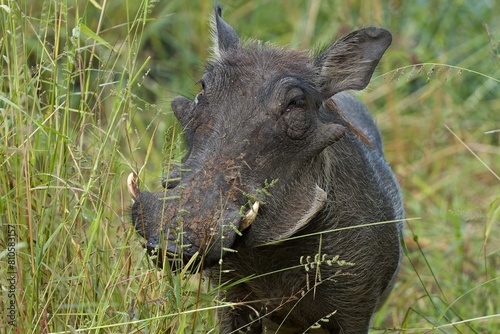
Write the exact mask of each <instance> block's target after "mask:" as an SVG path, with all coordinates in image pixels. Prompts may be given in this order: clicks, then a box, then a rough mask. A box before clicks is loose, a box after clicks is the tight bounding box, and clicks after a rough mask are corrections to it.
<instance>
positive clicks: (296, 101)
mask: <svg viewBox="0 0 500 334" xmlns="http://www.w3.org/2000/svg"><path fill="white" fill-rule="evenodd" d="M306 104H307V103H306V97H305V96H304V95H299V96H296V97H294V98H293V99H292V100H291V101H290V102H289V103H288V106H287V108H286V111H290V110H291V109H295V108H300V109H304V108H305V107H306Z"/></svg>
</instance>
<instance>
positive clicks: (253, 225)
mask: <svg viewBox="0 0 500 334" xmlns="http://www.w3.org/2000/svg"><path fill="white" fill-rule="evenodd" d="M213 26H214V28H213V29H214V37H215V43H214V44H215V46H214V54H213V57H212V59H210V60H209V61H208V65H207V70H206V73H205V75H203V77H202V79H201V80H200V85H201V89H200V92H199V93H198V95H197V96H196V97H195V98H194V99H193V100H190V99H187V98H185V97H177V98H175V99H174V100H173V101H172V109H173V111H174V113H175V116H176V118H177V119H178V120H179V122H180V123H181V124H182V126H183V127H184V133H185V136H186V141H187V146H188V147H189V151H188V153H187V157H186V158H185V160H184V162H183V163H182V166H181V167H180V168H177V169H175V170H173V171H172V172H171V173H170V174H169V175H168V177H166V178H165V179H164V182H163V186H164V187H165V191H163V192H161V193H151V192H147V191H140V190H139V187H138V186H137V184H136V178H135V175H134V174H131V175H130V176H129V180H128V184H129V190H130V192H131V194H132V197H133V199H134V204H133V207H132V221H133V224H134V225H135V228H136V229H137V231H138V232H139V234H140V235H141V236H142V237H144V238H145V239H146V240H147V243H146V245H147V246H148V248H158V249H160V251H161V252H160V253H162V254H165V256H166V258H167V259H168V261H169V264H170V265H171V266H172V268H179V266H182V265H183V263H184V264H185V263H186V261H188V260H191V264H193V263H194V264H196V263H197V264H199V265H200V266H201V267H202V268H203V269H204V270H205V271H206V274H208V275H209V277H211V278H212V280H213V281H215V282H216V283H218V284H222V283H228V282H230V283H231V284H227V285H226V286H227V288H226V289H221V291H223V292H221V296H220V298H221V299H222V300H225V301H226V302H231V303H232V304H231V307H226V308H223V309H222V310H221V311H220V321H221V324H220V331H221V333H236V332H240V331H241V332H245V333H262V332H263V331H264V330H265V328H268V327H266V326H267V324H271V325H272V324H274V325H273V326H274V328H277V329H276V330H277V331H282V330H284V328H289V329H290V328H291V329H293V332H294V333H295V332H296V333H302V332H303V331H307V330H308V329H311V328H316V327H322V328H323V330H324V331H327V332H330V333H367V331H368V327H369V324H370V319H371V317H372V314H373V313H374V312H375V311H376V310H377V308H378V307H379V306H380V305H381V303H382V302H383V301H384V300H385V299H386V297H387V295H388V294H389V292H390V290H391V289H392V286H393V284H394V280H395V276H396V272H397V270H398V266H399V263H400V260H401V247H400V240H401V235H402V232H403V219H404V211H403V204H402V199H401V194H400V191H399V187H398V184H397V181H396V179H395V177H394V175H393V173H392V171H391V169H390V167H389V166H388V165H387V163H386V161H385V159H384V156H383V153H382V141H381V138H380V134H379V131H378V129H377V127H376V125H375V123H374V121H373V120H372V118H371V117H370V115H369V113H368V111H367V109H366V108H365V107H364V106H363V105H362V104H361V103H360V102H358V101H357V100H356V99H355V98H353V97H352V96H351V95H349V94H347V93H345V92H344V91H346V90H361V89H363V88H365V87H366V86H367V85H368V83H369V81H370V78H371V76H372V74H373V71H374V69H375V67H376V66H377V64H378V62H379V60H380V58H381V57H382V54H383V53H384V52H385V50H386V49H387V47H388V46H389V45H390V43H391V40H392V37H391V34H390V33H389V32H388V31H387V30H384V29H381V28H375V27H369V28H364V29H360V30H357V31H354V32H351V33H350V34H348V35H346V36H344V37H342V38H340V39H339V40H338V41H336V42H335V43H334V44H332V45H331V46H330V47H328V48H327V49H325V50H324V51H323V52H321V53H318V54H317V55H312V54H311V53H309V52H303V51H296V50H290V49H288V48H281V47H275V46H271V45H269V43H261V42H258V41H253V40H251V41H247V42H242V41H240V39H239V37H238V35H237V34H236V32H235V31H234V30H233V28H231V27H230V26H229V25H228V24H227V23H226V22H224V21H223V20H222V18H221V9H220V8H219V7H218V6H217V7H216V8H215V15H214V23H213ZM264 320H265V321H264Z"/></svg>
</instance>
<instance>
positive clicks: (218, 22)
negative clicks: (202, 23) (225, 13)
mask: <svg viewBox="0 0 500 334" xmlns="http://www.w3.org/2000/svg"><path fill="white" fill-rule="evenodd" d="M214 10H215V13H214V15H215V18H214V21H215V22H214V24H213V36H214V39H215V41H214V42H215V43H214V52H215V54H216V56H217V57H219V56H220V53H221V52H223V51H228V50H231V49H237V48H239V47H240V38H239V37H238V34H236V31H234V29H233V28H232V27H231V26H230V25H229V24H227V23H226V22H224V20H223V19H222V17H221V14H222V8H221V7H220V6H219V5H216V6H215V9H214Z"/></svg>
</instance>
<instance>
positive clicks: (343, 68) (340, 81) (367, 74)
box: [314, 27, 392, 98]
mask: <svg viewBox="0 0 500 334" xmlns="http://www.w3.org/2000/svg"><path fill="white" fill-rule="evenodd" d="M391 41H392V36H391V33H390V32H389V31H387V30H385V29H382V28H375V27H368V28H364V29H360V30H356V31H353V32H351V33H350V34H348V35H346V36H344V37H342V38H340V39H339V40H338V41H337V42H335V43H334V44H333V45H332V46H330V47H329V48H328V49H327V50H326V51H325V52H323V53H322V54H320V55H319V56H318V57H317V58H316V59H315V61H314V65H315V66H316V68H317V69H318V73H319V75H320V80H321V82H320V87H321V88H322V93H323V97H324V98H329V97H331V96H332V95H334V94H336V93H339V92H341V91H345V90H350V89H354V90H361V89H363V88H365V87H366V86H367V85H368V83H369V82H370V79H371V77H372V74H373V71H374V70H375V67H376V66H377V64H378V62H379V60H380V58H381V57H382V55H383V54H384V52H385V50H386V49H387V48H388V47H389V45H390V44H391Z"/></svg>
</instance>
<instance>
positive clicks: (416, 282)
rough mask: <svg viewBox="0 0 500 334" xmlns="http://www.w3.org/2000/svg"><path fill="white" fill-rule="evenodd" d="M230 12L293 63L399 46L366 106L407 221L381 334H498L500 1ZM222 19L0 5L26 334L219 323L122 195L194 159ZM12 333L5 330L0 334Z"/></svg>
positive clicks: (104, 6) (52, 1)
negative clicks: (145, 233)
mask: <svg viewBox="0 0 500 334" xmlns="http://www.w3.org/2000/svg"><path fill="white" fill-rule="evenodd" d="M223 5H224V14H223V16H224V18H225V20H226V21H227V22H228V23H229V24H231V25H232V26H233V27H234V28H235V29H236V31H237V32H238V33H239V35H240V36H241V37H243V38H256V39H260V40H263V41H272V42H273V43H275V44H277V45H289V46H290V47H292V48H300V49H308V48H321V47H322V46H324V45H328V44H329V43H331V42H332V41H334V40H335V39H336V38H338V37H340V36H341V35H343V34H345V33H347V32H349V31H351V30H353V29H356V28H359V27H363V26H368V25H376V26H382V27H385V28H387V29H389V30H390V31H391V32H392V33H393V37H394V40H393V44H392V46H391V47H390V49H389V50H388V51H387V53H386V54H385V56H384V57H383V59H382V61H381V63H380V65H379V67H378V69H377V71H376V73H375V75H374V77H373V79H372V83H371V84H370V86H369V88H368V89H366V90H365V91H363V92H361V93H357V95H358V97H359V98H360V99H361V100H363V101H364V102H365V103H366V104H367V105H368V106H369V108H370V110H371V111H372V112H373V115H374V117H375V119H376V121H377V123H378V124H379V126H380V128H381V131H382V134H383V138H384V141H385V151H386V156H387V159H388V161H389V162H390V164H391V166H392V167H393V169H394V170H395V172H396V174H397V177H398V179H399V181H400V183H401V187H402V189H403V193H404V197H405V202H406V210H407V215H408V217H409V218H410V219H412V220H410V221H409V222H408V233H407V242H408V251H407V256H406V257H405V259H404V263H403V266H402V269H401V273H400V277H399V280H398V283H397V285H396V287H395V289H394V292H393V294H392V296H391V298H390V299H389V301H388V303H387V304H386V305H385V306H384V307H383V309H382V310H381V311H380V312H379V313H378V314H377V315H376V316H375V318H374V322H373V325H374V327H378V328H385V329H387V328H394V331H399V330H400V328H407V329H408V330H407V332H408V333H410V332H411V333H420V332H424V331H428V332H432V331H435V332H441V333H456V332H461V333H494V332H496V331H497V330H500V325H499V323H500V321H499V312H500V311H499V305H498V300H499V298H500V288H499V284H498V279H499V276H498V275H499V273H498V272H499V269H498V268H500V261H499V256H498V255H499V247H498V245H499V244H500V235H499V232H498V223H499V220H500V213H499V211H500V209H499V207H500V192H499V189H500V188H499V184H500V179H499V176H498V175H499V174H500V169H499V166H500V147H499V145H500V89H499V87H500V85H499V82H500V73H499V72H500V3H499V2H498V1H495V0H482V1H476V2H473V1H463V0H448V1H425V0H418V1H397V0H375V1H362V0H347V1H337V0H331V1H326V0H323V1H321V0H311V1H299V0H289V1H271V0H250V1H243V0H227V1H224V2H223ZM212 10H213V2H212V1H189V0H187V1H186V0H171V1H163V0H160V1H149V2H148V1H130V0H103V1H97V0H91V1H70V0H58V1H56V0H44V1H33V0H20V1H12V0H0V55H1V59H0V62H1V64H2V65H1V67H0V68H1V71H2V72H1V75H0V124H1V126H0V128H1V129H0V138H1V143H0V156H1V159H0V199H1V201H0V219H1V225H2V227H1V228H2V233H0V266H1V267H0V268H1V270H2V271H3V270H4V266H6V259H7V257H6V253H5V252H2V251H3V250H4V249H5V248H6V242H7V241H6V234H7V233H6V230H5V229H6V226H7V225H14V226H15V228H16V238H17V246H16V247H17V267H16V268H17V277H18V282H17V287H18V293H17V297H16V298H17V304H18V318H17V332H18V333H28V332H32V333H49V332H68V333H70V332H74V333H76V332H89V333H90V332H92V333H94V332H95V333H118V332H120V333H128V332H141V333H146V332H147V333H156V332H172V333H188V332H197V333H205V332H209V331H210V330H211V329H212V328H213V327H214V326H215V323H216V321H215V320H214V311H213V309H210V307H211V306H210V305H216V304H215V302H214V293H213V292H211V291H210V289H209V288H208V287H207V284H206V282H204V281H202V280H201V279H197V278H192V279H186V278H184V277H179V276H172V275H170V274H169V273H165V274H160V273H158V272H156V271H155V270H154V268H153V266H151V264H150V263H149V261H148V258H147V257H146V256H145V254H144V252H143V250H142V246H141V241H140V240H139V238H138V236H137V235H136V234H135V232H134V231H133V228H132V227H131V225H130V221H129V219H128V211H127V210H128V207H129V205H130V200H129V196H128V195H127V194H126V191H125V182H124V179H125V177H126V175H128V173H129V172H131V171H135V172H137V173H139V175H140V177H141V180H142V183H143V187H146V188H149V189H151V190H158V189H160V188H161V186H160V179H161V176H162V175H163V174H164V173H165V172H166V171H167V170H168V169H169V164H170V163H171V161H178V160H180V159H181V158H182V155H183V154H184V151H185V147H184V144H183V141H182V136H180V135H179V134H180V133H181V128H180V127H179V125H178V124H177V123H176V121H175V118H174V117H173V115H172V113H171V110H170V101H171V99H172V98H173V97H175V96H177V95H185V96H188V97H194V96H195V94H196V93H197V91H198V89H199V87H198V86H197V84H196V82H197V81H198V80H199V79H200V78H201V76H202V74H203V72H204V62H205V60H206V59H207V58H208V57H210V47H211V40H210V30H209V18H210V17H211V15H212ZM5 279H6V278H5V277H3V275H0V284H2V287H4V286H6V282H5ZM198 286H204V287H205V288H204V290H203V292H201V293H198V292H196V290H197V287H198ZM7 305H8V298H7V296H6V293H5V290H4V291H3V294H1V295H0V308H2V307H3V308H4V309H6V307H7ZM197 307H198V308H200V307H205V308H207V309H205V310H204V311H200V312H192V310H194V309H195V308H197ZM0 313H1V312H0ZM475 318H478V319H475ZM467 319H475V320H470V321H465V320H467ZM433 326H436V327H433ZM15 329H16V328H14V327H12V326H9V325H7V324H6V323H2V322H0V332H5V333H11V332H12V333H13V332H15ZM79 330H80V331H79ZM373 332H378V331H377V330H374V331H373Z"/></svg>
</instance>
